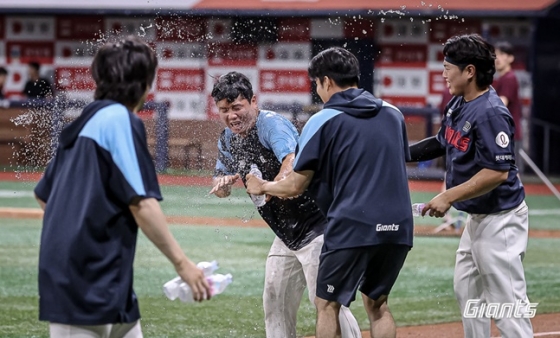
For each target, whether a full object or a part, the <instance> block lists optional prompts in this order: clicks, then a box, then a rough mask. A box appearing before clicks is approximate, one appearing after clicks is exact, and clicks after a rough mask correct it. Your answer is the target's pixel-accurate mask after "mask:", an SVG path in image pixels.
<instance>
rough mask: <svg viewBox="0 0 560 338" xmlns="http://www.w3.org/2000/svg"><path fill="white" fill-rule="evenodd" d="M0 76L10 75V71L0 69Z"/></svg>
mask: <svg viewBox="0 0 560 338" xmlns="http://www.w3.org/2000/svg"><path fill="white" fill-rule="evenodd" d="M0 75H8V71H7V70H6V68H4V67H0Z"/></svg>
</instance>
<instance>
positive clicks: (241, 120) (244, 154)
mask: <svg viewBox="0 0 560 338" xmlns="http://www.w3.org/2000/svg"><path fill="white" fill-rule="evenodd" d="M212 97H213V98H214V100H215V102H216V105H217V107H218V111H219V114H220V118H221V120H222V121H223V123H224V125H225V126H226V129H225V130H224V131H223V132H222V134H221V135H220V139H219V141H218V150H219V153H218V160H217V161H216V172H215V176H214V187H213V189H212V190H211V191H210V193H213V194H215V195H216V196H218V197H227V196H229V194H230V191H231V186H232V185H233V184H234V183H235V182H236V181H237V180H238V179H239V178H241V179H242V181H243V182H244V183H245V176H246V175H247V174H248V173H249V170H250V167H251V165H252V164H256V165H257V167H258V168H259V169H260V171H261V172H262V175H263V178H264V179H267V180H279V179H281V178H283V177H285V176H286V175H288V174H289V173H290V172H291V171H292V162H293V160H294V152H295V149H296V145H297V140H298V133H297V130H296V128H295V127H294V126H293V124H292V123H291V122H290V121H288V120H287V119H286V118H284V117H283V116H282V115H279V114H276V113H274V112H270V111H263V110H259V108H258V107H257V99H256V96H255V95H253V89H252V85H251V83H250V82H249V79H248V78H247V77H246V76H245V75H243V74H241V73H238V72H231V73H228V74H226V75H223V76H221V77H220V78H219V79H218V81H217V82H216V83H215V84H214V88H213V90H212ZM257 209H258V211H259V213H260V215H261V216H262V218H263V219H264V220H265V222H266V223H267V224H268V225H269V226H270V228H271V229H272V231H274V233H275V234H276V238H275V239H274V242H273V244H272V247H271V248H270V252H269V254H268V257H267V260H266V272H265V275H266V276H265V284H264V292H263V305H264V312H265V327H266V336H267V338H292V337H293V338H295V337H296V319H297V310H298V308H299V304H300V301H301V297H302V294H303V290H304V289H305V287H306V286H307V288H308V292H309V300H310V301H311V302H312V303H313V302H314V299H315V286H316V280H317V269H318V265H319V255H320V253H321V247H322V246H323V232H324V229H325V225H326V223H327V221H326V219H325V217H324V216H323V214H322V213H321V211H320V210H319V208H318V207H317V205H316V204H315V202H314V201H313V198H312V197H311V196H310V194H309V193H308V192H302V194H301V196H300V197H297V198H294V199H279V198H277V197H272V198H269V199H268V200H267V202H266V204H265V205H263V206H261V207H258V208H257ZM340 321H341V323H342V337H356V338H357V337H361V333H360V328H359V326H358V322H357V321H356V319H355V318H354V316H353V315H352V313H351V312H350V310H349V309H348V308H347V307H345V308H343V309H342V311H340Z"/></svg>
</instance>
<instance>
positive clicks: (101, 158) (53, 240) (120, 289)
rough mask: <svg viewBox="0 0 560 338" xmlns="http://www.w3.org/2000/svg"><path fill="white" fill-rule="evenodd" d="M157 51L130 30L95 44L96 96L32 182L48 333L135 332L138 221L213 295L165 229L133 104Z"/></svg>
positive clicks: (181, 270)
mask: <svg viewBox="0 0 560 338" xmlns="http://www.w3.org/2000/svg"><path fill="white" fill-rule="evenodd" d="M156 67H157V58H156V55H155V53H154V51H153V50H152V49H151V48H150V47H149V46H148V45H146V44H145V43H144V42H142V41H140V40H138V39H137V38H134V37H131V38H127V39H124V40H122V41H120V42H116V43H108V44H106V45H105V46H103V47H101V48H100V49H99V50H98V52H97V54H96V56H95V57H94V60H93V64H92V67H91V73H92V76H93V79H94V80H95V83H96V85H97V88H96V90H95V95H94V97H95V101H94V102H93V103H91V104H89V105H88V106H87V107H85V108H84V110H83V112H82V114H81V115H80V116H79V117H78V118H77V119H76V120H75V121H74V122H72V123H71V124H70V125H69V126H68V127H66V128H65V129H64V130H63V131H62V133H61V136H60V142H59V146H58V149H57V151H56V155H55V157H54V158H53V159H52V160H51V162H50V163H49V165H48V166H47V170H46V171H45V174H44V176H43V178H42V179H41V180H40V181H39V183H38V185H37V187H36V188H35V195H36V198H37V200H38V202H39V204H40V205H41V207H42V208H43V210H44V211H45V215H44V218H43V230H42V234H41V248H40V252H39V319H40V320H45V321H48V322H50V325H49V329H50V335H51V337H57V338H60V337H62V338H66V337H91V338H94V337H99V338H101V337H115V338H118V337H126V338H140V337H142V330H141V328H140V321H139V319H140V311H139V306H138V299H137V297H136V294H135V293H134V290H133V289H132V285H133V273H132V266H133V262H134V254H135V249H136V238H137V233H138V227H140V228H141V229H142V231H143V232H144V234H145V235H146V237H148V239H149V240H151V241H152V242H153V243H154V244H155V245H156V246H157V248H158V249H159V250H160V251H161V252H162V253H163V254H164V255H165V256H166V257H167V258H168V259H169V260H170V261H171V262H172V263H173V265H174V267H175V270H176V271H177V273H178V274H179V276H180V277H181V278H182V279H183V280H184V281H185V282H186V283H187V284H188V285H189V286H190V287H191V289H192V290H193V296H194V299H195V300H197V301H201V300H203V299H204V298H206V296H207V295H210V288H209V286H208V283H207V281H206V279H205V278H204V274H203V273H202V270H200V269H198V268H197V266H196V265H195V264H194V263H193V262H192V261H191V260H189V259H188V258H187V257H186V256H185V254H184V253H183V251H182V249H181V248H180V247H179V245H178V243H177V242H176V241H175V239H174V238H173V235H172V234H171V233H170V232H169V229H168V228H167V225H166V223H165V217H164V215H163V213H162V211H161V209H160V206H159V203H158V200H161V199H162V197H161V193H160V189H159V185H158V182H157V177H156V172H155V168H154V164H153V161H152V158H151V157H150V153H149V152H148V146H147V143H146V132H145V129H144V125H143V124H142V121H141V120H140V118H138V116H136V114H135V113H136V112H137V111H138V110H140V109H141V108H142V106H143V104H144V101H145V99H146V96H147V95H148V92H149V91H150V87H151V85H152V82H153V80H154V77H155V74H156Z"/></svg>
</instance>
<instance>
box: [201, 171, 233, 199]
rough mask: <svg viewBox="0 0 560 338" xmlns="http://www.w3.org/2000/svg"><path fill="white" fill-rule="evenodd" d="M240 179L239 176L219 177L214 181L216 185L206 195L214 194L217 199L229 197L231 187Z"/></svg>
mask: <svg viewBox="0 0 560 338" xmlns="http://www.w3.org/2000/svg"><path fill="white" fill-rule="evenodd" d="M240 177H241V176H239V174H235V175H226V176H222V177H219V178H218V179H217V180H216V181H215V182H216V184H215V185H214V187H213V188H212V190H210V192H209V193H208V194H209V195H210V194H215V195H216V196H218V197H225V196H227V195H229V193H230V190H231V186H232V185H234V184H235V182H237V180H238V179H239V178H240Z"/></svg>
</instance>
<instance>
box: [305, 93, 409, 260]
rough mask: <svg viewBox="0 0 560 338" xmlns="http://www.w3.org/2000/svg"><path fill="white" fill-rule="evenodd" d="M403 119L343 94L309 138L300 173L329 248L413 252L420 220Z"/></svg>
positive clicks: (313, 123) (313, 121)
mask: <svg viewBox="0 0 560 338" xmlns="http://www.w3.org/2000/svg"><path fill="white" fill-rule="evenodd" d="M409 158H410V153H409V149H408V140H407V136H406V126H405V123H404V118H403V115H402V113H401V112H400V111H399V110H398V109H397V108H396V107H394V106H392V105H390V104H388V103H386V102H383V101H382V100H380V99H377V98H375V97H374V96H373V95H371V94H370V93H368V92H367V91H364V90H362V89H348V90H345V91H342V92H339V93H336V94H335V95H333V96H332V98H331V99H330V100H329V101H328V102H327V103H325V106H324V109H323V110H321V111H320V112H318V113H317V114H315V115H313V116H312V117H311V118H310V119H309V121H308V122H307V124H306V125H305V127H304V128H303V131H302V133H301V137H300V140H299V144H298V152H297V153H296V158H295V161H294V170H296V171H303V170H313V171H314V172H315V174H314V176H313V180H312V182H311V184H310V186H309V190H310V191H312V193H313V194H314V196H315V197H316V200H317V203H318V205H319V208H320V209H321V210H322V211H323V213H324V214H325V215H327V220H328V225H327V229H326V230H325V247H326V248H327V249H329V250H330V249H342V248H351V247H360V246H368V245H377V244H383V243H394V244H404V245H409V246H412V234H413V220H412V208H411V202H410V192H409V189H408V178H407V174H406V163H405V161H406V160H407V159H409Z"/></svg>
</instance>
